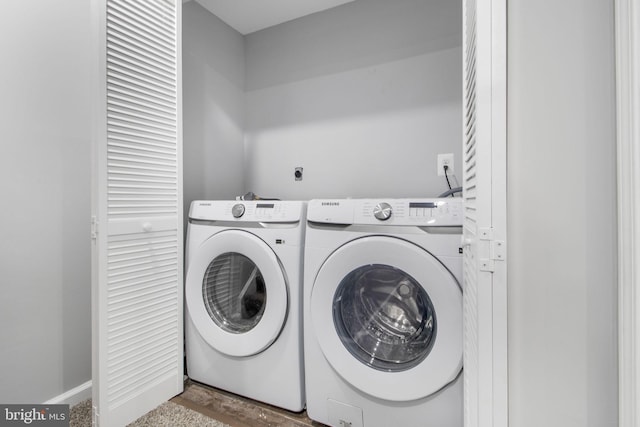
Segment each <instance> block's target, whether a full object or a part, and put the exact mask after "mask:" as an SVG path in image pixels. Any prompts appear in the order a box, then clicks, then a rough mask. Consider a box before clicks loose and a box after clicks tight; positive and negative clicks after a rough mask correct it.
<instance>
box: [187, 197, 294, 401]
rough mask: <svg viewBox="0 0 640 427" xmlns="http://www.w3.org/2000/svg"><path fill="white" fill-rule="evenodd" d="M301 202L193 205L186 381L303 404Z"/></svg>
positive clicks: (229, 202)
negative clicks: (190, 380)
mask: <svg viewBox="0 0 640 427" xmlns="http://www.w3.org/2000/svg"><path fill="white" fill-rule="evenodd" d="M305 213H306V203H304V202H290V201H194V202H193V203H192V204H191V209H190V213H189V225H188V233H187V250H186V258H187V259H186V265H187V274H186V281H185V299H186V322H185V337H186V338H185V339H186V358H187V373H188V375H189V377H190V378H192V379H193V380H195V381H199V382H202V383H205V384H208V385H210V386H213V387H218V388H221V389H224V390H227V391H230V392H232V393H235V394H238V395H242V396H246V397H249V398H252V399H255V400H259V401H262V402H265V403H268V404H271V405H275V406H278V407H281V408H285V409H288V410H290V411H301V410H302V409H303V408H304V406H305V397H304V367H303V355H302V310H301V309H302V279H303V278H302V250H303V239H304V223H305V221H304V219H305Z"/></svg>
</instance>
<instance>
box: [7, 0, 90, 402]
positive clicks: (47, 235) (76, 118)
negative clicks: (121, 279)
mask: <svg viewBox="0 0 640 427" xmlns="http://www.w3.org/2000/svg"><path fill="white" fill-rule="evenodd" d="M2 7H3V10H2V13H1V14H0V52H2V67H0V82H2V83H0V84H1V86H2V95H1V96H0V133H1V135H2V137H1V139H0V148H1V150H2V153H1V155H0V194H1V196H2V203H1V209H0V289H1V290H2V297H1V298H0V343H2V344H1V345H0V402H3V403H11V402H20V403H25V402H28V403H38V402H43V401H46V400H48V399H51V398H53V397H54V396H57V395H60V394H61V393H63V392H66V391H68V390H70V389H72V388H74V387H76V386H78V385H80V384H82V383H84V382H86V381H89V380H90V379H91V303H90V292H91V277H90V251H91V245H90V238H89V232H90V230H89V218H90V191H91V190H90V178H91V157H90V156H91V154H90V153H91V116H90V114H91V100H90V94H91V90H92V88H91V86H90V81H89V77H90V65H91V64H90V60H91V54H92V52H91V47H90V41H91V27H90V25H91V14H90V10H89V7H90V2H87V1H86V0H65V1H63V2H52V1H48V0H36V1H29V2H7V3H5V4H3V5H2Z"/></svg>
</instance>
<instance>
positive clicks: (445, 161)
mask: <svg viewBox="0 0 640 427" xmlns="http://www.w3.org/2000/svg"><path fill="white" fill-rule="evenodd" d="M445 166H448V167H449V168H448V169H447V175H452V174H453V173H454V169H453V153H447V154H438V176H444V167H445Z"/></svg>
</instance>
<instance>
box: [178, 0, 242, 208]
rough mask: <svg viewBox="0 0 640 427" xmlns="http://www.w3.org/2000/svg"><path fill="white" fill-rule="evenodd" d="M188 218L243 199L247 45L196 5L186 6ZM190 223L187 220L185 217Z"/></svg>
mask: <svg viewBox="0 0 640 427" xmlns="http://www.w3.org/2000/svg"><path fill="white" fill-rule="evenodd" d="M182 13H183V15H182V31H183V39H182V47H183V52H182V55H183V56H182V61H183V63H182V71H183V75H182V80H183V83H182V85H183V119H184V122H183V128H184V131H183V138H184V203H185V213H186V212H188V211H187V210H188V207H189V204H190V203H191V201H192V200H195V199H229V198H234V197H235V196H238V195H241V194H243V193H244V174H243V170H242V163H243V155H244V146H243V138H244V80H245V66H244V39H243V37H242V35H241V34H240V33H238V32H237V31H235V30H234V29H232V28H231V27H229V26H228V25H227V24H225V23H224V22H222V21H221V20H220V19H218V18H217V17H216V16H215V15H213V14H211V13H210V12H208V11H207V10H206V9H204V8H203V7H202V6H200V5H199V4H198V3H196V2H195V1H190V2H188V3H185V4H184V5H183V12H182ZM185 218H186V215H185Z"/></svg>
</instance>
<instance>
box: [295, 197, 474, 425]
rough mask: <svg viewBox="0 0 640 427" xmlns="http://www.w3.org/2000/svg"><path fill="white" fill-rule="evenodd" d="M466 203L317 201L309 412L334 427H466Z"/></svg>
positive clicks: (309, 243) (309, 277)
mask: <svg viewBox="0 0 640 427" xmlns="http://www.w3.org/2000/svg"><path fill="white" fill-rule="evenodd" d="M461 233H462V204H461V200H460V199H456V198H449V199H416V200H413V199H412V200H407V199H403V200H399V199H398V200H356V199H349V200H312V201H311V202H309V206H308V212H307V230H306V238H305V239H306V242H305V283H304V321H305V324H304V328H305V331H304V332H305V335H304V344H305V347H304V354H305V366H306V379H305V381H306V390H307V413H308V415H309V417H310V418H311V419H313V420H316V421H319V422H321V423H324V424H327V425H330V426H335V427H346V426H349V427H363V426H364V427H389V426H403V427H409V426H416V427H418V426H419V427H429V426H433V427H462V425H463V400H462V375H461V371H462V347H463V338H462V288H461V283H462V282H461V276H462V255H461V252H462V250H461V248H460V241H461Z"/></svg>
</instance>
